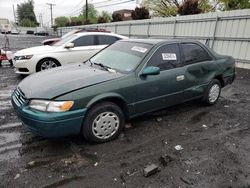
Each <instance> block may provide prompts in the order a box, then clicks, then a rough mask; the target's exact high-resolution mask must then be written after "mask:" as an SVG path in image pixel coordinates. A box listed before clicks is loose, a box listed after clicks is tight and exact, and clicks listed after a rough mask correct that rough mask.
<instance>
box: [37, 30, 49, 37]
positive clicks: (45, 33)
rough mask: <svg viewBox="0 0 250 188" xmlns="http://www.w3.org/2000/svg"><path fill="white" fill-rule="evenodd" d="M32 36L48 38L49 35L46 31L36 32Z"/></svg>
mask: <svg viewBox="0 0 250 188" xmlns="http://www.w3.org/2000/svg"><path fill="white" fill-rule="evenodd" d="M34 35H38V36H49V33H48V32H47V31H37V32H35V33H34Z"/></svg>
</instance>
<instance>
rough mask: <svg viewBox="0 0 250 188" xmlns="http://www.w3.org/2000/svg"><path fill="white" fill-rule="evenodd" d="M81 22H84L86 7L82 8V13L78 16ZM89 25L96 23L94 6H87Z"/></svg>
mask: <svg viewBox="0 0 250 188" xmlns="http://www.w3.org/2000/svg"><path fill="white" fill-rule="evenodd" d="M78 17H79V18H80V20H81V21H85V20H86V5H84V6H83V9H82V13H81V14H80V15H79V16H78ZM87 20H89V22H90V23H97V10H96V9H95V7H94V5H92V4H90V3H89V4H88V19H87Z"/></svg>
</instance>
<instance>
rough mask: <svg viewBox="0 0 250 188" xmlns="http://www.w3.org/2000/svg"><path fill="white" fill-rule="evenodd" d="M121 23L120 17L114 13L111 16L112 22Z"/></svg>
mask: <svg viewBox="0 0 250 188" xmlns="http://www.w3.org/2000/svg"><path fill="white" fill-rule="evenodd" d="M119 21H122V15H121V14H119V13H114V12H113V14H112V22H119Z"/></svg>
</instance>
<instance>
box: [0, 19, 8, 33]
mask: <svg viewBox="0 0 250 188" xmlns="http://www.w3.org/2000/svg"><path fill="white" fill-rule="evenodd" d="M0 30H1V33H2V34H4V33H7V34H10V33H11V24H10V21H9V20H8V19H7V18H0Z"/></svg>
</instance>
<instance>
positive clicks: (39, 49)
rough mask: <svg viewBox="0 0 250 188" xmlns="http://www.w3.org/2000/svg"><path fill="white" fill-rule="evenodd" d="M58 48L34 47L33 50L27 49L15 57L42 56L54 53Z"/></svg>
mask: <svg viewBox="0 0 250 188" xmlns="http://www.w3.org/2000/svg"><path fill="white" fill-rule="evenodd" d="M56 48H57V46H37V47H32V48H26V49H23V50H19V51H17V52H16V53H15V56H20V55H36V54H42V53H46V52H52V51H53V50H55V49H56Z"/></svg>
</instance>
